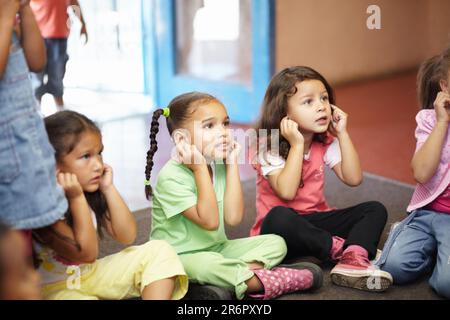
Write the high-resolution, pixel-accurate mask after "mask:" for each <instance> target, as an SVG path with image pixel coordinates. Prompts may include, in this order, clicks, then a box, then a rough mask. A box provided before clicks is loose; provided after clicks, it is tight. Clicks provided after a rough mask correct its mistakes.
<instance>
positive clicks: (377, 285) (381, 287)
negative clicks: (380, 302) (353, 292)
mask: <svg viewBox="0 0 450 320" xmlns="http://www.w3.org/2000/svg"><path fill="white" fill-rule="evenodd" d="M330 276H331V281H332V282H333V283H334V284H336V285H338V286H343V287H349V288H355V289H359V290H366V291H372V292H382V291H385V290H386V289H388V288H389V286H390V285H391V284H392V281H393V280H392V276H391V275H390V274H389V273H388V272H386V271H382V270H380V269H378V268H377V267H375V266H374V265H372V264H371V263H370V262H369V259H368V253H367V251H366V250H365V249H364V248H362V247H360V246H354V245H353V246H349V247H348V248H347V249H346V250H345V251H344V253H343V254H342V258H341V260H340V261H339V263H338V264H337V265H336V266H335V267H334V268H333V269H332V270H331V272H330Z"/></svg>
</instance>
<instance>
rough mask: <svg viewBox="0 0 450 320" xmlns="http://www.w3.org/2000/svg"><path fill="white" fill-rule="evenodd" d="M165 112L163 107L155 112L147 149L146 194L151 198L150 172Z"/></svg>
mask: <svg viewBox="0 0 450 320" xmlns="http://www.w3.org/2000/svg"><path fill="white" fill-rule="evenodd" d="M162 114H163V110H162V109H157V110H156V111H155V112H153V117H152V124H151V127H150V149H149V150H148V151H147V165H146V166H145V180H146V181H147V182H148V183H146V185H145V196H146V198H147V199H148V200H149V199H150V197H151V196H152V195H153V191H152V186H151V185H150V183H149V181H150V174H151V172H152V168H153V155H154V154H155V152H156V151H157V150H158V142H157V141H156V134H157V133H158V131H159V122H158V119H159V117H160V116H161V115H162Z"/></svg>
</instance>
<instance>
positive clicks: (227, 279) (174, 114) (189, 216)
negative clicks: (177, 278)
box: [145, 92, 322, 299]
mask: <svg viewBox="0 0 450 320" xmlns="http://www.w3.org/2000/svg"><path fill="white" fill-rule="evenodd" d="M161 115H164V116H165V117H166V122H167V127H168V129H169V133H170V134H171V135H172V137H173V139H174V142H175V145H176V151H177V159H176V160H175V159H171V160H169V161H168V162H167V163H166V165H165V166H164V167H163V168H162V169H161V171H160V172H159V175H158V179H157V182H156V187H155V191H154V193H152V189H151V186H150V173H151V170H152V167H153V155H154V154H155V152H156V150H157V142H156V134H157V133H158V130H159V129H158V126H159V124H158V118H159V117H160V116H161ZM229 124H230V120H229V118H228V115H227V112H226V109H225V107H224V105H223V104H222V103H221V102H220V101H218V100H217V99H216V98H214V97H212V96H210V95H208V94H203V93H197V92H192V93H187V94H183V95H180V96H178V97H176V98H175V99H173V100H172V101H171V103H170V104H169V107H167V108H165V109H158V110H156V111H155V112H154V113H153V120H152V126H151V133H150V150H149V151H148V153H147V166H146V169H145V175H146V188H145V191H146V195H147V198H149V197H150V196H153V210H152V219H153V221H152V231H151V238H152V239H161V240H166V241H167V242H169V243H170V244H172V245H173V246H174V247H175V250H176V251H177V252H178V254H179V255H180V258H181V261H182V263H183V266H184V268H185V270H186V273H187V275H188V276H189V279H190V280H191V281H193V282H194V283H198V284H200V285H203V284H210V285H213V286H216V287H219V288H223V289H227V290H233V291H234V292H235V294H236V297H237V298H238V299H242V298H244V296H245V295H246V294H248V295H250V296H251V297H254V298H263V299H272V298H275V297H277V296H279V295H282V294H285V293H289V292H295V291H300V290H307V289H313V288H317V287H319V286H320V285H321V283H322V272H321V270H320V268H319V267H318V266H316V265H314V264H308V263H305V264H297V265H295V266H292V267H293V268H286V267H277V268H274V267H275V266H277V265H278V264H279V263H280V262H281V261H282V260H283V258H284V256H285V255H286V244H285V243H284V241H283V239H282V238H280V237H278V236H276V235H265V236H260V237H255V238H244V239H236V240H228V239H227V237H226V235H225V229H224V223H227V224H228V225H232V226H235V225H237V224H239V223H240V222H241V220H242V217H243V213H244V200H243V195H242V189H241V183H240V179H239V170H238V164H237V159H238V156H239V151H240V146H239V145H238V144H237V143H236V142H235V141H234V140H233V138H232V136H231V134H230V130H229ZM294 267H295V268H294Z"/></svg>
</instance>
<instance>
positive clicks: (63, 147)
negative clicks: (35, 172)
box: [44, 111, 108, 237]
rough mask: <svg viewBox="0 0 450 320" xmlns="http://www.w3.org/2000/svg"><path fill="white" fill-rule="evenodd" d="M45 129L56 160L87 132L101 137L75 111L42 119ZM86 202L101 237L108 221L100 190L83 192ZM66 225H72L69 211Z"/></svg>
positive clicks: (73, 146) (96, 128)
mask: <svg viewBox="0 0 450 320" xmlns="http://www.w3.org/2000/svg"><path fill="white" fill-rule="evenodd" d="M44 122H45V129H46V130H47V134H48V138H49V140H50V143H51V144H52V146H53V148H54V149H55V152H56V153H55V157H56V160H57V161H58V160H60V159H61V157H63V156H65V155H67V154H69V153H70V152H72V150H73V149H74V148H75V146H76V145H77V143H78V142H79V141H80V137H81V135H82V134H83V133H85V132H87V131H91V132H94V133H96V134H98V135H99V136H100V137H101V131H100V129H99V128H98V127H97V125H96V124H95V123H94V122H93V121H92V120H90V119H89V118H87V117H86V116H84V115H82V114H80V113H78V112H75V111H60V112H57V113H55V114H53V115H51V116H48V117H46V118H45V119H44ZM84 195H85V197H86V200H87V202H88V204H89V206H90V207H91V209H92V210H93V211H94V213H95V216H96V218H97V223H98V228H97V232H98V234H99V236H100V237H101V236H102V230H101V229H102V227H104V226H105V219H108V217H107V215H106V211H107V209H108V205H107V204H106V199H105V196H104V195H103V194H102V193H101V191H100V190H97V191H95V192H84ZM65 217H66V220H67V223H68V224H69V225H70V226H71V225H72V215H71V213H70V210H68V211H67V212H66V214H65Z"/></svg>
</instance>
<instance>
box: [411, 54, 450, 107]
mask: <svg viewBox="0 0 450 320" xmlns="http://www.w3.org/2000/svg"><path fill="white" fill-rule="evenodd" d="M449 69H450V45H449V46H448V47H447V48H446V49H445V50H444V51H443V52H442V53H441V54H439V55H437V56H434V57H431V58H430V59H428V60H426V61H424V62H423V63H422V64H421V65H420V68H419V72H418V74H417V92H418V98H419V103H420V105H421V106H422V109H433V108H434V100H435V99H436V96H437V94H438V93H439V92H440V91H441V87H440V84H439V82H440V81H441V80H444V79H445V80H447V77H448V72H449Z"/></svg>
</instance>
